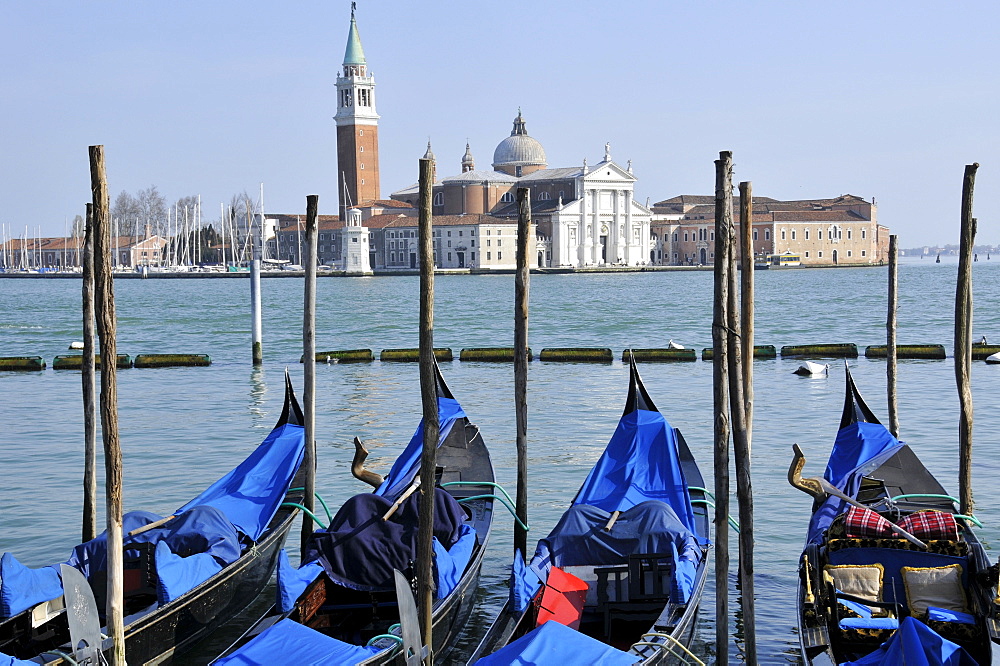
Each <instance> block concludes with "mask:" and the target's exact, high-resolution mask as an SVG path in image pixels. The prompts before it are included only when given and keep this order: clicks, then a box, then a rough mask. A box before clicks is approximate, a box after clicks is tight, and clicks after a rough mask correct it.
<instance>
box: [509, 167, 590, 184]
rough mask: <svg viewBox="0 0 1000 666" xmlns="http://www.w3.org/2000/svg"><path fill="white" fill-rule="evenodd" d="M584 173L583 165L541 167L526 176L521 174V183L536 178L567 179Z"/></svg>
mask: <svg viewBox="0 0 1000 666" xmlns="http://www.w3.org/2000/svg"><path fill="white" fill-rule="evenodd" d="M582 175H583V167H578V166H577V167H557V168H555V169H539V170H538V171H532V172H531V173H529V174H528V175H526V176H521V178H520V180H518V182H519V183H530V182H532V181H536V180H565V179H567V178H577V177H579V176H582Z"/></svg>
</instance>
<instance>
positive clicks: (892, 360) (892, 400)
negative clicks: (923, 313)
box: [885, 234, 899, 437]
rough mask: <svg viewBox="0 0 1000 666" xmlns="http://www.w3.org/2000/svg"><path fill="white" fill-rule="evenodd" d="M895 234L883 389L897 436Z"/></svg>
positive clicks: (891, 244)
mask: <svg viewBox="0 0 1000 666" xmlns="http://www.w3.org/2000/svg"><path fill="white" fill-rule="evenodd" d="M896 241H897V237H896V234H890V235H889V312H888V315H887V317H886V320H885V379H886V381H885V390H886V394H887V397H888V399H889V432H891V433H892V436H893V437H899V411H898V409H899V407H898V404H899V403H898V402H897V401H896V307H897V303H898V299H899V288H898V286H897V284H896V278H897V276H898V271H897V268H896V258H897V256H898V254H899V250H898V248H897V245H896Z"/></svg>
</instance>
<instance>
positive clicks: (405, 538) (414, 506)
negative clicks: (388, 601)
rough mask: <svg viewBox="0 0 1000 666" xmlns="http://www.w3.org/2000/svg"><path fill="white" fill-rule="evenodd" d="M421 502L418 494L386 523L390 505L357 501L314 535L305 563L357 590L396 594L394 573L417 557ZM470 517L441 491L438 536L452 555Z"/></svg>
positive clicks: (371, 497) (373, 498) (369, 496)
mask: <svg viewBox="0 0 1000 666" xmlns="http://www.w3.org/2000/svg"><path fill="white" fill-rule="evenodd" d="M419 498H420V493H414V494H413V495H411V496H410V497H408V498H406V500H405V501H404V502H403V503H402V504H401V505H400V507H399V509H397V510H396V512H395V513H394V514H392V516H391V517H390V518H389V520H382V516H384V515H385V513H386V512H387V511H388V510H389V508H390V507H391V506H392V505H393V502H392V501H391V500H389V499H386V498H385V497H380V496H378V495H376V494H374V493H363V494H361V495H355V496H354V497H352V498H350V499H349V500H347V501H346V502H344V506H342V507H341V508H340V510H339V511H338V512H337V515H336V516H334V517H333V521H332V522H331V523H330V526H329V527H328V528H327V529H325V530H320V531H317V532H314V533H313V535H312V536H311V537H310V538H309V542H308V543H307V545H306V550H305V553H303V556H302V561H303V562H306V563H308V562H313V561H318V562H320V563H321V564H322V565H323V569H325V570H326V573H327V575H328V576H330V579H331V580H333V581H334V582H335V583H337V584H338V585H342V586H344V587H347V588H349V589H352V590H362V591H367V592H376V591H386V590H395V589H396V583H395V578H394V577H393V573H392V572H393V569H398V570H400V571H407V570H408V569H409V568H410V566H411V563H412V562H413V561H414V560H415V559H416V556H417V524H418V522H419V521H418V517H419V513H418V506H419ZM465 517H466V514H465V510H464V509H463V508H462V507H461V506H460V505H459V503H458V502H457V501H455V498H454V497H452V496H451V495H449V494H448V493H447V492H445V491H444V490H442V489H440V488H438V489H436V492H435V493H434V536H435V537H436V538H437V539H438V541H439V542H440V543H441V544H443V545H444V546H445V548H447V549H448V550H451V548H452V547H453V546H454V545H455V543H456V542H457V541H458V540H459V539H460V538H461V536H462V534H463V530H462V528H463V526H464V525H465ZM473 536H475V535H473Z"/></svg>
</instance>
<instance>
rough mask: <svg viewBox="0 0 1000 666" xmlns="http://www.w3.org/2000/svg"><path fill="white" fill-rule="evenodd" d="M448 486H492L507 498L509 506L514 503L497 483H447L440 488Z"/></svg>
mask: <svg viewBox="0 0 1000 666" xmlns="http://www.w3.org/2000/svg"><path fill="white" fill-rule="evenodd" d="M448 486H493V487H494V488H496V489H497V490H499V491H500V492H501V493H502V494H503V496H504V497H506V498H507V501H508V502H510V503H511V504H513V503H514V500H512V499H511V498H510V495H508V494H507V491H506V490H504V489H503V486H501V485H500V484H499V483H493V482H492V481H449V482H448V483H442V484H441V487H442V488H447V487H448Z"/></svg>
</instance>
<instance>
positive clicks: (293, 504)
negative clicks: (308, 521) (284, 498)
mask: <svg viewBox="0 0 1000 666" xmlns="http://www.w3.org/2000/svg"><path fill="white" fill-rule="evenodd" d="M281 506H290V507H294V508H296V509H301V510H302V511H303V512H305V514H306V515H307V516H309V517H310V518H312V519H313V522H314V523H316V524H317V525H319V526H320V527H321V528H322V529H324V530H325V529H326V525H324V524H323V521H322V520H320V519H319V518H317V517H316V514H315V513H313V512H312V511H310V510H309V509H307V508H305V507H304V506H302V505H301V504H298V503H297V502H282V503H281Z"/></svg>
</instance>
